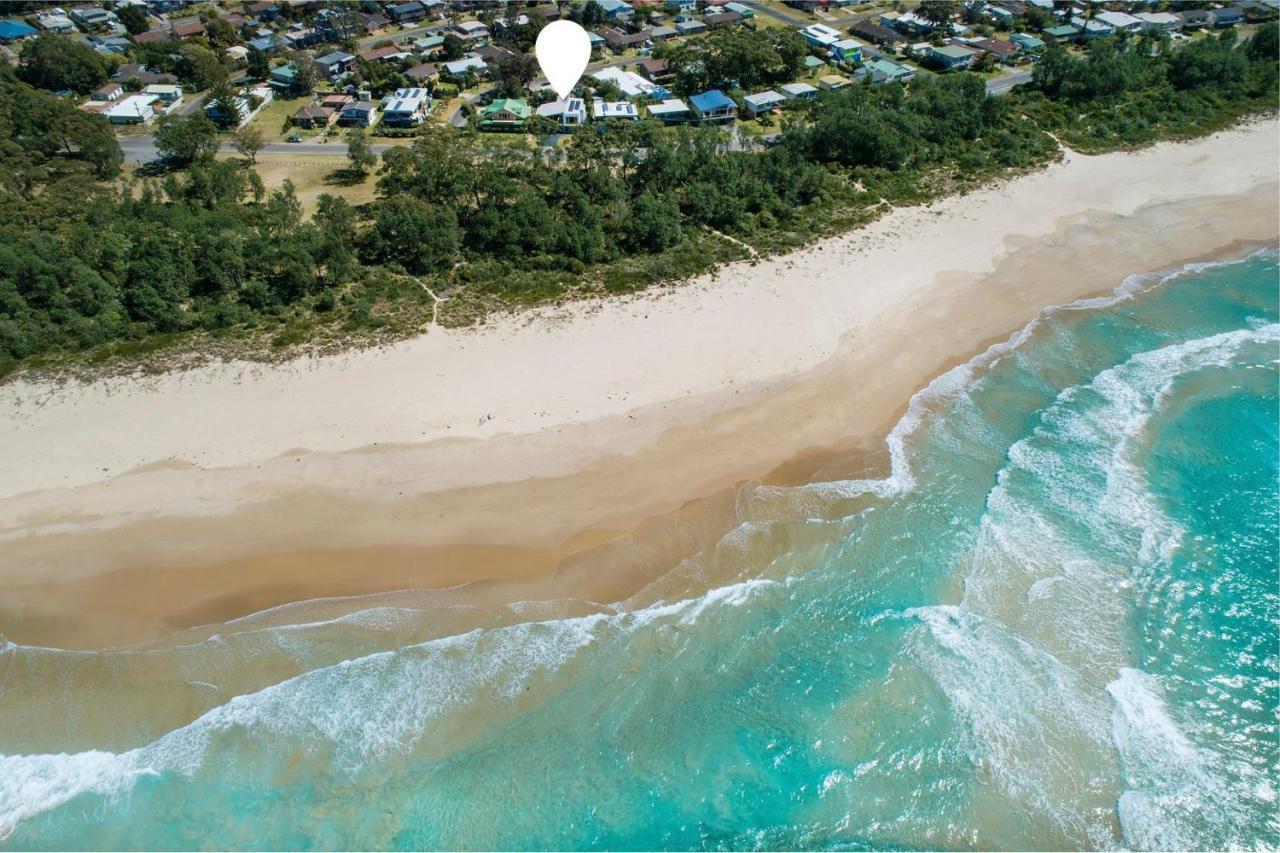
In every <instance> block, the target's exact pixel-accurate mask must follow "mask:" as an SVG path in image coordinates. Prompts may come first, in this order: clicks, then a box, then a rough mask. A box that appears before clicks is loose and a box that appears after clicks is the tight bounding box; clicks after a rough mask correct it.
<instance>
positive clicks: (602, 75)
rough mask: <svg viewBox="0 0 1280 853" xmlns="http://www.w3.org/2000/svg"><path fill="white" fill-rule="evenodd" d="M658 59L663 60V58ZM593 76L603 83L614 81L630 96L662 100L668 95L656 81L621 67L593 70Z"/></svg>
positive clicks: (624, 93) (614, 83)
mask: <svg viewBox="0 0 1280 853" xmlns="http://www.w3.org/2000/svg"><path fill="white" fill-rule="evenodd" d="M657 61H659V62H661V61H662V60H657ZM664 65H665V63H664ZM591 76H592V78H593V79H595V80H598V81H600V82H601V83H612V84H613V85H615V86H617V87H618V89H619V91H621V92H622V94H623V95H625V96H626V97H628V98H639V97H645V98H651V99H653V100H660V99H662V98H665V97H666V96H667V91H666V90H665V89H663V88H662V87H661V86H659V85H657V84H656V83H653V82H651V81H649V80H646V79H645V78H643V77H641V76H640V75H639V74H637V73H635V72H634V71H623V70H622V69H621V68H617V67H614V66H610V67H608V68H602V69H601V70H599V71H593V72H592V73H591Z"/></svg>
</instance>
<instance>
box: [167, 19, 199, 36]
mask: <svg viewBox="0 0 1280 853" xmlns="http://www.w3.org/2000/svg"><path fill="white" fill-rule="evenodd" d="M173 35H174V37H175V38H179V39H182V40H184V41H185V40H186V39H189V38H195V37H196V36H202V35H204V24H202V23H200V22H199V21H185V22H183V23H181V24H174V25H173Z"/></svg>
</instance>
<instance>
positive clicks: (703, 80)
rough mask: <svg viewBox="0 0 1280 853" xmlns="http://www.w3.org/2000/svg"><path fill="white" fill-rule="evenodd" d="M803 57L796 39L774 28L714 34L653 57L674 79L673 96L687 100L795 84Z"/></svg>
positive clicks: (804, 50) (662, 50)
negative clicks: (733, 90)
mask: <svg viewBox="0 0 1280 853" xmlns="http://www.w3.org/2000/svg"><path fill="white" fill-rule="evenodd" d="M807 53H808V49H807V48H806V46H805V43H804V40H803V39H802V38H801V37H800V35H799V34H798V33H796V32H795V31H794V30H790V29H778V28H765V29H759V30H747V29H736V28H731V29H723V30H716V31H714V32H712V33H710V34H708V35H707V36H706V37H705V38H701V39H690V40H687V41H685V42H683V43H681V44H678V45H675V46H667V45H665V44H664V45H663V46H662V47H661V48H660V49H659V51H658V55H659V56H661V57H664V58H665V59H666V60H667V66H668V68H669V69H670V70H671V72H672V74H673V75H674V78H675V89H676V91H677V92H679V93H681V94H686V95H687V94H692V93H695V92H701V91H704V90H706V89H730V88H738V87H741V88H744V89H753V88H757V87H760V86H770V85H773V84H775V83H785V82H788V81H790V80H794V79H795V78H796V75H797V74H798V72H799V71H800V67H801V65H802V64H803V62H804V57H805V55H806V54H807Z"/></svg>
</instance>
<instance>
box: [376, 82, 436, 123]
mask: <svg viewBox="0 0 1280 853" xmlns="http://www.w3.org/2000/svg"><path fill="white" fill-rule="evenodd" d="M429 109H431V93H430V92H428V91H427V90H426V89H396V90H395V92H394V93H392V94H391V95H388V96H387V97H386V98H384V99H383V101H382V123H383V124H384V125H386V126H387V127H415V126H417V125H419V124H421V123H422V120H423V119H425V118H426V117H427V110H429Z"/></svg>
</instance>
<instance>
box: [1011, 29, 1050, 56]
mask: <svg viewBox="0 0 1280 853" xmlns="http://www.w3.org/2000/svg"><path fill="white" fill-rule="evenodd" d="M1009 41H1011V42H1013V43H1014V44H1015V45H1017V46H1018V49H1019V50H1021V51H1022V52H1023V53H1040V52H1041V51H1042V50H1044V40H1043V39H1039V38H1036V37H1035V36H1033V35H1031V33H1014V34H1013V35H1011V36H1009Z"/></svg>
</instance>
